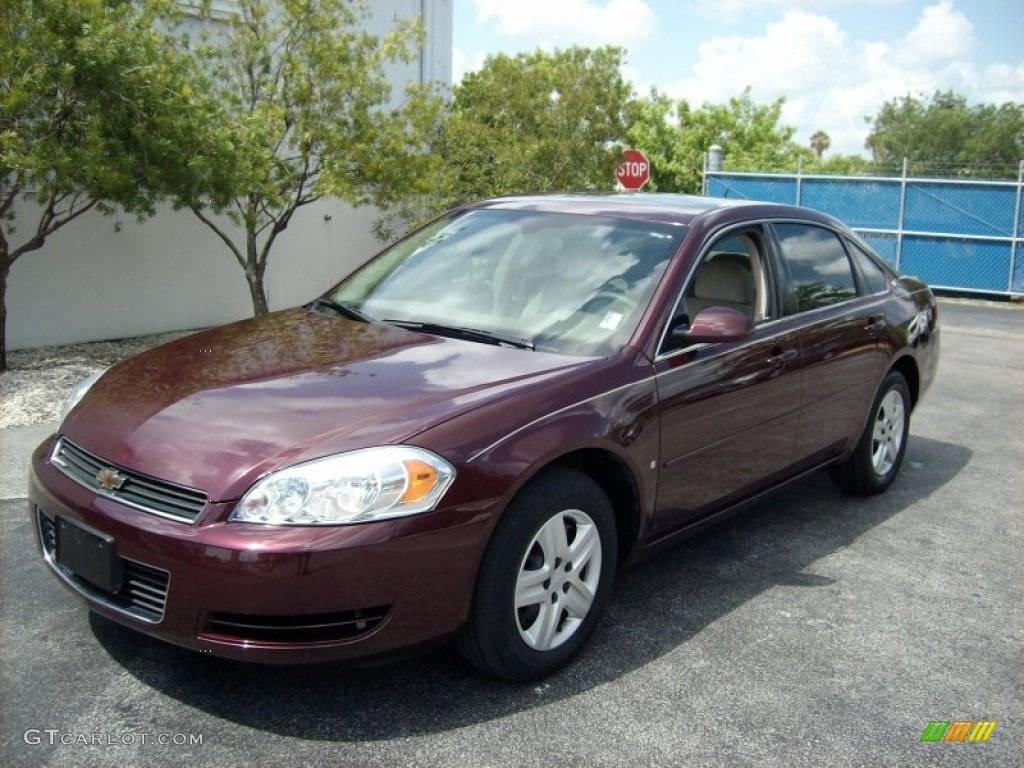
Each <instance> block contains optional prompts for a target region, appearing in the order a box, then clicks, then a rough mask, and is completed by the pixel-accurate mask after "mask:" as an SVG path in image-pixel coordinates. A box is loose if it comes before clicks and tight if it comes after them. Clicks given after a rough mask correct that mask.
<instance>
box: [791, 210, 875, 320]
mask: <svg viewBox="0 0 1024 768" xmlns="http://www.w3.org/2000/svg"><path fill="white" fill-rule="evenodd" d="M775 232H776V234H777V235H778V238H779V245H780V246H781V248H782V260H783V261H784V262H785V264H786V267H787V269H788V271H789V277H790V291H789V292H787V296H786V302H785V312H786V314H788V315H791V314H794V313H796V312H806V311H807V310H809V309H817V308H818V307H827V306H828V305H829V304H838V303H839V302H841V301H847V300H848V299H852V298H856V296H857V283H856V281H855V280H854V278H853V269H852V268H851V266H850V259H849V257H848V256H847V255H846V249H845V248H843V244H842V242H841V241H840V240H839V238H838V237H837V236H836V235H835V234H834V233H832V232H831V231H829V230H827V229H823V228H821V227H814V226H809V225H807V224H776V225H775Z"/></svg>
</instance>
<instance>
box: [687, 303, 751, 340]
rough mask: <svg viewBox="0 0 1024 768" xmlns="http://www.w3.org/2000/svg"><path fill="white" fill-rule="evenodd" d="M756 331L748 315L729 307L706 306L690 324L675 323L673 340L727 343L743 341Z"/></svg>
mask: <svg viewBox="0 0 1024 768" xmlns="http://www.w3.org/2000/svg"><path fill="white" fill-rule="evenodd" d="M753 332H754V324H753V323H752V322H751V321H750V318H749V317H747V316H746V315H744V314H742V313H740V312H737V311H736V310H735V309H729V308H728V307H705V308H704V309H702V310H701V311H700V312H698V313H697V316H696V317H695V318H693V322H692V323H691V324H690V325H689V326H686V325H682V324H680V325H676V324H675V323H673V327H672V339H673V341H675V342H677V343H679V344H682V345H686V344H701V343H707V344H727V343H729V342H732V341H743V340H744V339H745V338H747V337H748V336H750V334H752V333H753Z"/></svg>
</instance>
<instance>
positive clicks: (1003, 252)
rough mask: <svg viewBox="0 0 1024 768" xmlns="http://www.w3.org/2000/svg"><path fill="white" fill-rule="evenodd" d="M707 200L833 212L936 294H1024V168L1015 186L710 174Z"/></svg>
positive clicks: (931, 180)
mask: <svg viewBox="0 0 1024 768" xmlns="http://www.w3.org/2000/svg"><path fill="white" fill-rule="evenodd" d="M704 193H705V194H706V195H710V196H713V197H733V198H741V199H746V200H765V201H770V202H777V203H787V204H795V205H801V206H804V207H807V208H813V209H815V210H819V211H822V212H824V213H828V214H830V215H832V216H835V217H836V218H838V219H841V220H843V221H844V222H846V224H847V225H848V226H850V228H851V229H853V230H854V231H856V232H857V233H858V234H859V235H860V236H861V237H863V238H864V240H865V241H867V242H868V243H869V244H870V245H871V246H872V247H873V248H874V249H875V250H876V251H877V252H878V253H879V255H881V256H882V257H883V258H884V259H885V260H886V261H888V262H889V263H890V264H891V265H892V266H893V267H895V268H896V269H898V270H899V271H901V272H904V273H907V274H913V275H917V276H919V277H921V278H923V279H925V280H926V281H928V283H929V284H931V285H932V286H933V287H935V288H940V289H942V288H945V289H948V290H956V291H969V292H977V293H992V294H1002V295H1011V296H1013V295H1020V294H1024V211H1022V209H1021V198H1022V194H1024V162H1022V163H1021V165H1020V168H1019V169H1018V176H1017V180H1016V181H1011V180H1007V181H983V180H976V179H965V178H955V179H954V178H946V179H937V178H925V177H913V176H909V175H908V174H907V173H906V169H905V168H904V172H903V173H902V174H901V175H899V176H831V175H829V176H825V175H815V174H803V173H800V172H798V173H795V174H776V173H770V174H769V173H738V172H732V171H706V172H705V174H704Z"/></svg>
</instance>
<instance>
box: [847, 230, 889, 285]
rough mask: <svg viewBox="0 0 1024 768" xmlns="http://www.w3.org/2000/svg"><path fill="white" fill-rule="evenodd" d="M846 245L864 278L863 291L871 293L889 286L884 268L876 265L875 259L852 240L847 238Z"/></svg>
mask: <svg viewBox="0 0 1024 768" xmlns="http://www.w3.org/2000/svg"><path fill="white" fill-rule="evenodd" d="M846 245H847V247H849V249H850V254H851V255H852V256H853V261H854V263H855V264H856V265H857V269H858V270H859V271H860V276H861V277H862V278H863V279H864V288H865V289H866V290H865V291H864V293H866V294H868V295H871V294H873V293H881V292H882V291H884V290H886V288H888V286H889V280H888V277H887V276H886V274H885V270H884V269H882V268H881V267H880V266H878V264H877V263H876V262H875V260H874V259H872V258H871V257H870V256H868V254H867V253H865V252H864V249H863V248H861V247H860V246H859V245H857V244H856V243H855V242H853V241H852V240H847V241H846Z"/></svg>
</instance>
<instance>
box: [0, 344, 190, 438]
mask: <svg viewBox="0 0 1024 768" xmlns="http://www.w3.org/2000/svg"><path fill="white" fill-rule="evenodd" d="M192 333H195V331H175V332H173V333H160V334H155V335H152V336H138V337H136V338H131V339H113V340H111V341H91V342H86V343H82V344H65V345H61V346H53V347H36V348H35V349H20V350H17V351H14V352H8V353H7V370H6V371H5V372H4V373H0V403H2V404H3V407H2V408H0V429H6V428H7V427H22V426H26V425H29V424H42V423H44V422H47V421H56V420H57V419H59V418H60V411H61V407H62V406H63V405H64V400H65V399H66V398H67V396H68V393H69V392H70V391H71V388H72V387H74V386H75V384H77V383H78V382H79V381H81V380H82V379H84V378H85V377H86V376H89V375H90V374H93V373H96V372H98V371H102V370H103V369H104V368H107V367H109V366H111V365H113V364H114V363H116V362H119V361H121V360H124V359H125V358H126V357H131V356H132V355H136V354H138V353H139V352H144V351H145V350H147V349H150V348H151V347H156V346H158V345H160V344H164V343H166V342H168V341H173V340H174V339H180V338H181V337H182V336H188V335H190V334H192Z"/></svg>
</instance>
